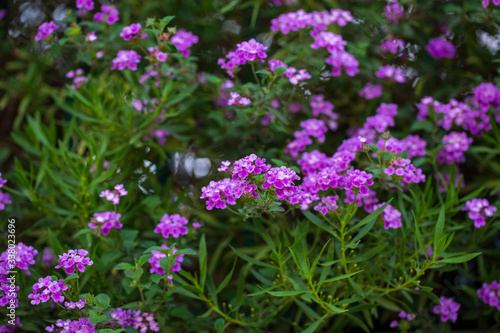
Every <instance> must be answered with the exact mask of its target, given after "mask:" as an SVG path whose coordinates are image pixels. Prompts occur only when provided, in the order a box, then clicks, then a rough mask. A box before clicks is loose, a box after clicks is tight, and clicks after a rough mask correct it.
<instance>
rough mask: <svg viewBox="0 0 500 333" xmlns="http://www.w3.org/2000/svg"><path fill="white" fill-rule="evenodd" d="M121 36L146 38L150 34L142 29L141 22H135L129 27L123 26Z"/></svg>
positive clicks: (130, 38) (127, 38) (129, 38)
mask: <svg viewBox="0 0 500 333" xmlns="http://www.w3.org/2000/svg"><path fill="white" fill-rule="evenodd" d="M120 37H122V38H123V39H125V40H132V39H146V38H148V35H147V34H146V33H145V32H143V31H142V26H141V24H140V23H133V24H131V25H129V26H128V27H123V29H122V32H121V33H120Z"/></svg>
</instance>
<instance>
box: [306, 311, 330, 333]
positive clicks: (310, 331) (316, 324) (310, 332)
mask: <svg viewBox="0 0 500 333" xmlns="http://www.w3.org/2000/svg"><path fill="white" fill-rule="evenodd" d="M326 317H327V315H324V316H323V317H321V318H319V319H318V320H316V321H315V322H314V323H312V324H311V326H309V327H308V328H306V329H305V330H303V331H302V333H314V332H316V329H317V328H318V327H319V325H320V324H321V323H322V322H323V320H325V318H326Z"/></svg>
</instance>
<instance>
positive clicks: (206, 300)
mask: <svg viewBox="0 0 500 333" xmlns="http://www.w3.org/2000/svg"><path fill="white" fill-rule="evenodd" d="M201 300H202V301H203V302H206V303H207V304H208V306H210V308H211V309H212V310H213V311H215V312H216V313H217V314H218V315H219V316H221V317H222V318H224V319H225V320H226V321H228V322H231V323H233V324H236V325H240V326H244V327H245V326H248V323H245V322H243V321H240V320H238V319H235V318H233V317H231V316H229V315H227V314H225V313H224V312H222V311H221V310H220V309H219V307H218V306H216V305H215V304H214V303H213V302H212V300H210V299H208V298H206V297H205V295H203V296H202V297H201Z"/></svg>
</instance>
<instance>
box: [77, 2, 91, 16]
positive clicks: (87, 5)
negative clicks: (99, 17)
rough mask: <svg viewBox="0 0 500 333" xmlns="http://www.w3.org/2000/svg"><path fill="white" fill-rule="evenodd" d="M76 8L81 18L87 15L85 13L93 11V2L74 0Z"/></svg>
mask: <svg viewBox="0 0 500 333" xmlns="http://www.w3.org/2000/svg"><path fill="white" fill-rule="evenodd" d="M76 8H78V15H79V16H83V15H85V14H87V12H89V11H91V10H94V1H92V0H76Z"/></svg>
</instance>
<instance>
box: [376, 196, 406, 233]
mask: <svg viewBox="0 0 500 333" xmlns="http://www.w3.org/2000/svg"><path fill="white" fill-rule="evenodd" d="M383 205H385V202H382V203H379V204H378V205H375V206H374V207H373V208H374V210H377V209H378V208H379V207H382V206H383ZM380 216H381V217H382V220H383V221H384V229H398V228H401V227H402V226H403V218H402V217H401V212H400V211H399V210H397V209H396V208H394V207H393V206H391V205H387V206H385V208H384V210H383V211H382V214H380Z"/></svg>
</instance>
